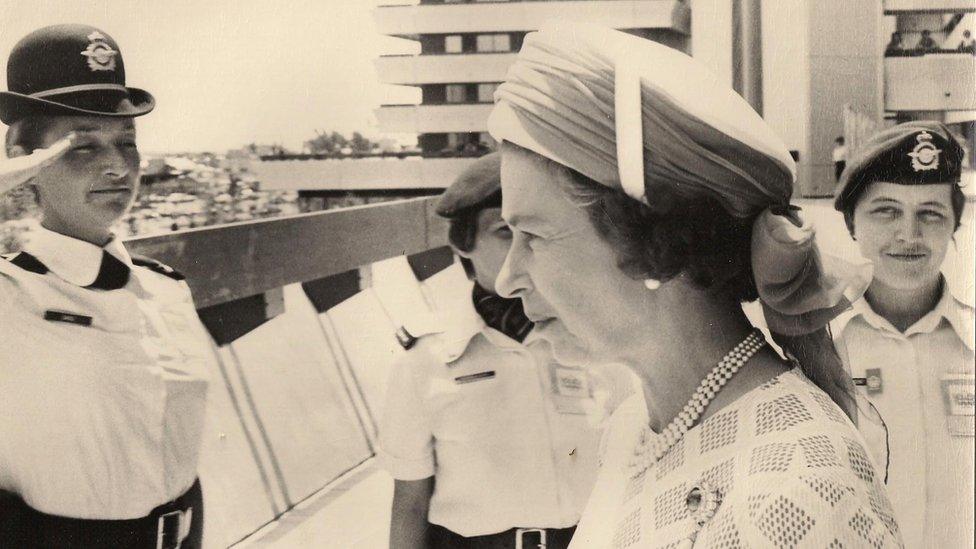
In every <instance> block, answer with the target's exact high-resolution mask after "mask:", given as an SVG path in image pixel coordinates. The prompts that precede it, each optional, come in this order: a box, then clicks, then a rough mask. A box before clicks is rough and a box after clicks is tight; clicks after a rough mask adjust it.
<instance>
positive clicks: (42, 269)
mask: <svg viewBox="0 0 976 549" xmlns="http://www.w3.org/2000/svg"><path fill="white" fill-rule="evenodd" d="M0 257H3V258H4V259H6V260H7V261H9V262H11V263H13V264H14V265H16V266H18V267H20V268H21V269H23V270H25V271H29V272H32V273H36V274H40V275H43V274H47V271H48V269H47V266H46V265H44V264H43V263H41V262H40V260H39V259H37V258H36V257H34V256H32V255H31V254H29V253H27V252H17V253H12V254H3V255H2V256H0Z"/></svg>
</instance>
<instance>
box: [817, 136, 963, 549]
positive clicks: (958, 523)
mask: <svg viewBox="0 0 976 549" xmlns="http://www.w3.org/2000/svg"><path fill="white" fill-rule="evenodd" d="M962 159H963V150H962V147H960V145H959V143H958V142H957V141H956V140H955V138H954V137H953V136H952V135H951V134H950V133H949V130H948V128H946V126H945V125H943V124H941V123H938V122H924V121H923V122H908V123H904V124H899V125H897V126H894V127H892V128H890V129H887V130H884V131H882V132H880V133H878V134H876V135H875V136H873V137H872V138H870V139H869V140H868V141H867V143H865V144H864V146H863V147H862V148H861V150H860V152H859V153H858V154H856V155H855V157H854V159H853V161H852V162H851V163H850V164H848V166H847V168H846V170H845V171H844V173H843V175H842V176H841V181H840V183H839V189H838V192H837V198H836V201H835V203H834V206H835V207H836V209H837V210H839V211H840V212H842V213H843V214H844V220H845V221H846V223H847V227H848V229H849V231H850V233H851V236H853V237H854V239H855V240H856V242H857V244H858V247H859V248H860V252H861V255H862V256H864V257H865V258H866V259H869V260H871V262H872V263H873V264H874V278H873V280H872V282H871V285H870V286H869V287H868V290H867V293H866V294H865V297H864V298H862V299H861V300H859V301H857V302H855V303H854V306H853V308H852V309H851V310H850V311H848V312H847V313H845V314H843V315H841V316H840V317H838V318H837V319H836V320H835V321H834V322H833V324H832V326H831V327H832V332H833V335H834V340H835V345H836V347H837V350H838V353H839V354H840V357H841V359H842V360H843V361H844V364H845V366H846V367H847V369H848V370H849V371H850V373H851V375H852V376H853V378H854V385H855V386H856V390H857V392H858V395H857V397H858V399H859V406H858V410H859V414H860V416H861V417H860V418H859V422H858V428H859V429H860V430H861V432H862V434H863V435H864V438H865V439H866V440H867V442H868V444H869V446H870V447H871V450H872V453H873V454H874V458H875V460H876V462H877V464H878V466H879V468H884V469H886V474H887V484H888V495H889V496H890V498H891V503H892V505H893V507H894V510H895V513H896V517H897V518H898V524H899V525H900V527H901V531H902V534H903V536H904V540H905V546H906V547H922V546H925V547H972V546H973V531H972V524H973V499H972V494H973V453H974V446H973V433H974V430H973V402H974V375H973V374H974V360H976V355H974V352H973V335H974V334H973V307H972V304H971V303H966V302H965V299H966V298H965V297H963V296H962V295H960V292H959V291H958V290H959V289H958V288H953V287H952V284H950V282H949V281H950V280H951V279H952V277H951V276H944V275H943V274H942V271H941V268H942V263H943V259H944V258H945V256H946V250H947V249H948V246H949V242H950V241H951V240H952V238H953V234H954V233H955V231H956V230H957V229H958V228H959V225H960V220H961V217H962V213H963V208H964V206H965V197H964V195H963V193H962V190H961V189H960V175H961V166H962ZM969 268H970V269H971V266H970V267H969ZM971 274H972V273H971V270H970V271H969V275H970V276H971Z"/></svg>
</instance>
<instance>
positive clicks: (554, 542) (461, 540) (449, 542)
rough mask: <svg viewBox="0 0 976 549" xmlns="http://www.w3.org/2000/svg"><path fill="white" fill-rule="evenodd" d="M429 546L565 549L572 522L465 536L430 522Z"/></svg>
mask: <svg viewBox="0 0 976 549" xmlns="http://www.w3.org/2000/svg"><path fill="white" fill-rule="evenodd" d="M430 531H431V536H430V545H429V547H430V548H431V549H434V548H437V549H442V548H444V549H566V547H569V542H570V540H572V539H573V533H575V532H576V527H575V526H570V527H569V528H512V529H511V530H505V531H504V532H499V533H497V534H489V535H487V536H472V537H465V536H462V535H460V534H456V533H454V532H452V531H450V530H448V529H447V528H444V527H443V526H438V525H437V524H431V525H430Z"/></svg>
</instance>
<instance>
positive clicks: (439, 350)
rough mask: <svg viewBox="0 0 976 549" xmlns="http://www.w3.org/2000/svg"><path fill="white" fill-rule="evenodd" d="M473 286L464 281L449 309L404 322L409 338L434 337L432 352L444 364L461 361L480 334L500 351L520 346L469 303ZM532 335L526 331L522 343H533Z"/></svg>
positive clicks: (419, 313)
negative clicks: (462, 287) (485, 319)
mask: <svg viewBox="0 0 976 549" xmlns="http://www.w3.org/2000/svg"><path fill="white" fill-rule="evenodd" d="M472 284H473V283H472V282H470V281H466V286H465V287H464V289H463V291H454V292H452V295H457V296H463V298H461V297H459V298H458V299H456V300H453V299H452V300H451V306H450V307H448V308H445V309H442V310H440V311H423V312H415V313H414V314H412V315H411V317H410V318H408V319H405V320H404V323H403V328H404V329H406V331H407V333H409V334H410V335H411V336H413V337H416V338H420V337H424V336H433V337H432V343H433V345H432V350H433V352H434V353H435V354H436V355H437V357H438V358H439V359H440V360H442V361H443V362H444V363H445V364H450V363H452V362H455V361H457V360H458V359H460V358H461V357H462V356H463V355H464V353H465V352H466V351H467V350H468V347H469V346H470V345H471V341H472V340H473V339H474V338H475V337H476V336H477V335H478V334H483V335H484V337H485V338H486V339H487V340H488V341H489V342H490V343H491V344H492V345H494V346H496V347H500V348H510V347H511V348H517V347H520V346H521V345H523V344H522V343H519V342H517V341H515V340H514V339H511V338H510V337H508V336H506V335H505V334H502V333H501V332H498V331H496V330H494V329H488V328H489V327H488V325H487V324H486V323H485V321H484V319H482V318H481V315H479V314H478V312H477V311H476V310H475V308H474V304H473V303H472V302H471V298H470V295H471V289H472ZM454 290H457V289H456V288H455V289H454ZM533 336H534V332H529V335H528V336H527V337H526V339H525V342H524V343H530V342H531V341H533V340H534V339H535V338H534V337H533Z"/></svg>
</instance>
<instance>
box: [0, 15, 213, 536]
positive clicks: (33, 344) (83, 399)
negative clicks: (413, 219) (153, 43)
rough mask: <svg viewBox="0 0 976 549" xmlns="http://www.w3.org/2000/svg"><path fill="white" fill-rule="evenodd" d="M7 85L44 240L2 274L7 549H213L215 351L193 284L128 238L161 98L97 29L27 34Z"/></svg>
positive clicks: (18, 176) (16, 167)
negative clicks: (203, 482)
mask: <svg viewBox="0 0 976 549" xmlns="http://www.w3.org/2000/svg"><path fill="white" fill-rule="evenodd" d="M7 87H8V90H9V91H6V92H0V120H2V121H3V122H4V123H5V124H7V125H8V126H9V129H8V131H7V138H6V151H7V156H8V157H9V158H8V159H7V160H3V161H0V183H2V184H3V189H2V190H3V192H6V191H7V190H9V189H10V188H12V187H13V186H16V185H18V184H20V183H27V184H29V185H30V186H31V187H32V188H33V190H34V193H35V195H36V197H37V200H38V203H39V208H40V211H41V214H42V219H41V227H42V228H41V229H40V231H39V232H38V233H36V234H34V235H33V237H32V238H31V239H30V241H29V242H28V244H27V245H26V246H25V247H24V249H23V251H21V252H19V253H16V254H12V255H10V256H7V257H5V258H4V259H3V260H0V330H2V332H3V341H4V346H5V348H6V351H5V352H4V353H0V547H58V548H81V547H84V548H92V547H135V548H142V547H145V548H154V549H155V548H174V547H179V546H181V544H182V547H183V548H184V549H186V548H195V547H199V546H200V542H201V536H202V531H203V506H202V504H203V502H202V499H201V497H202V496H201V490H200V483H199V481H198V480H197V458H198V455H199V450H200V443H201V433H202V429H203V423H204V410H205V401H206V393H207V380H206V374H205V372H206V363H207V360H210V359H212V355H210V353H212V350H211V349H210V347H209V342H208V341H207V335H206V333H205V331H204V330H203V327H202V325H201V324H200V322H199V319H198V318H197V315H196V310H195V308H194V306H193V301H192V299H191V296H190V292H189V288H188V286H187V285H186V283H185V282H184V281H183V279H182V277H181V276H180V275H179V274H178V273H176V272H174V271H173V270H172V269H170V268H168V267H166V266H164V265H162V264H160V263H157V262H155V261H152V260H149V259H145V258H138V257H133V256H130V255H129V253H128V252H126V249H125V246H124V245H123V244H122V242H120V241H119V240H118V239H117V238H115V237H114V236H113V234H112V225H113V224H114V223H115V222H116V221H118V220H119V219H120V218H121V217H122V216H123V215H124V214H125V213H126V211H128V209H129V207H130V206H131V205H132V202H133V200H134V198H135V196H136V193H137V192H138V190H139V160H140V158H139V149H138V147H137V146H136V130H135V126H134V124H133V118H134V117H137V116H142V115H144V114H147V113H149V112H150V111H151V110H152V109H153V106H154V100H153V97H152V96H151V95H150V94H149V93H148V92H146V91H143V90H140V89H138V88H132V87H127V86H126V82H125V64H124V62H123V59H122V54H121V52H120V50H119V46H118V44H116V42H115V41H114V40H113V39H112V38H111V37H110V36H109V35H108V34H107V33H105V32H103V31H101V30H99V29H96V28H93V27H89V26H86V25H58V26H51V27H46V28H43V29H40V30H38V31H35V32H33V33H31V34H30V35H28V36H27V37H25V38H23V39H22V40H21V41H20V42H19V43H17V45H16V46H15V47H14V49H13V51H12V52H11V54H10V58H9V60H8V64H7Z"/></svg>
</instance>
